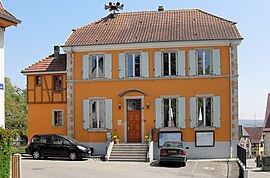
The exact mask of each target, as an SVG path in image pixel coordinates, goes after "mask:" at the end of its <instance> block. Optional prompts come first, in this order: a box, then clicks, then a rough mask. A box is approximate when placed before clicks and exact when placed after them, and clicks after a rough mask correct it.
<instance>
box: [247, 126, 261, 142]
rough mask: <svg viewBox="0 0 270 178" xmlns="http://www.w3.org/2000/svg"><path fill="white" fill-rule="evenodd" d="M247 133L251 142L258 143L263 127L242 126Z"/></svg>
mask: <svg viewBox="0 0 270 178" xmlns="http://www.w3.org/2000/svg"><path fill="white" fill-rule="evenodd" d="M244 129H245V130H246V132H247V133H248V134H249V138H250V140H251V143H260V140H261V135H262V131H263V127H244Z"/></svg>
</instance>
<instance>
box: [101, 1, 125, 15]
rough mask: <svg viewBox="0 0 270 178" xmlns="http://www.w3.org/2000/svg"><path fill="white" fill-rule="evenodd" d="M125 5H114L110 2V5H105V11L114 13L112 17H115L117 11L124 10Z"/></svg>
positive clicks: (117, 3)
mask: <svg viewBox="0 0 270 178" xmlns="http://www.w3.org/2000/svg"><path fill="white" fill-rule="evenodd" d="M123 7H124V4H121V3H120V2H116V3H112V2H109V4H105V10H108V9H109V11H113V13H112V15H113V17H114V16H115V11H119V10H123Z"/></svg>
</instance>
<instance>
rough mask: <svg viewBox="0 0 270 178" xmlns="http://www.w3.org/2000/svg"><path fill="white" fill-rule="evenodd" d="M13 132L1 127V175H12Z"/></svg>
mask: <svg viewBox="0 0 270 178" xmlns="http://www.w3.org/2000/svg"><path fill="white" fill-rule="evenodd" d="M12 138H13V137H12V132H11V131H10V130H8V129H3V128H0V177H5V178H6V177H10V157H11V156H12V154H13V150H12Z"/></svg>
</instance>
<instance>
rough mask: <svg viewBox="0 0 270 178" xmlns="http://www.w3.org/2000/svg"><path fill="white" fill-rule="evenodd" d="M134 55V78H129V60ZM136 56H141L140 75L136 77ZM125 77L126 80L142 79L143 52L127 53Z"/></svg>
mask: <svg viewBox="0 0 270 178" xmlns="http://www.w3.org/2000/svg"><path fill="white" fill-rule="evenodd" d="M129 55H132V74H133V75H132V76H129V58H128V56H129ZM136 55H139V57H140V59H139V61H140V75H139V76H136ZM125 77H126V78H139V77H142V53H141V52H129V53H125Z"/></svg>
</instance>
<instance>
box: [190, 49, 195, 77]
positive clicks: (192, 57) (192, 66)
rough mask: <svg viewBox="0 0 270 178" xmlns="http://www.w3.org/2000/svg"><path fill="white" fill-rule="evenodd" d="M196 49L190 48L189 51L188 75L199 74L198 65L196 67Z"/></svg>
mask: <svg viewBox="0 0 270 178" xmlns="http://www.w3.org/2000/svg"><path fill="white" fill-rule="evenodd" d="M196 66H197V65H196V51H195V50H189V51H188V75H189V76H195V75H196V74H197V67H196Z"/></svg>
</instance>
